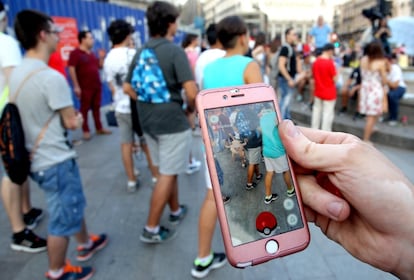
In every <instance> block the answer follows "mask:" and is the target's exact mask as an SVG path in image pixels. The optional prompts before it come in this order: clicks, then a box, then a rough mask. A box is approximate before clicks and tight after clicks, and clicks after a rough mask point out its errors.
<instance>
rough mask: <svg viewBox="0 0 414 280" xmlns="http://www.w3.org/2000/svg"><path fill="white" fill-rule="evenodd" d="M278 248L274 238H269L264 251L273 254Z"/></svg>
mask: <svg viewBox="0 0 414 280" xmlns="http://www.w3.org/2000/svg"><path fill="white" fill-rule="evenodd" d="M278 250H279V245H278V244H277V242H276V241H275V240H269V241H268V242H267V243H266V252H268V253H269V254H275V253H276V252H277V251H278Z"/></svg>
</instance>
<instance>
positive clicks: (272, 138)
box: [260, 107, 295, 204]
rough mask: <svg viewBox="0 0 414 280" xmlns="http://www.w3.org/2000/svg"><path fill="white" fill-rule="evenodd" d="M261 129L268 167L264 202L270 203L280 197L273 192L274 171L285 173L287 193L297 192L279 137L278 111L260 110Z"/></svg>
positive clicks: (289, 194)
mask: <svg viewBox="0 0 414 280" xmlns="http://www.w3.org/2000/svg"><path fill="white" fill-rule="evenodd" d="M260 115H261V117H260V129H261V131H262V142H263V144H262V145H263V157H264V162H265V167H266V177H265V199H264V203H266V204H270V203H271V202H272V201H274V200H276V199H277V198H278V195H277V193H272V179H273V174H274V173H283V179H284V181H285V183H286V186H287V195H288V196H292V195H293V194H294V193H295V189H294V187H293V184H292V181H291V178H290V174H289V172H288V171H289V166H288V162H287V158H286V151H285V148H284V147H283V144H282V141H281V140H280V137H279V131H278V127H277V124H278V123H277V118H276V113H275V112H274V111H273V110H272V109H270V108H266V107H264V108H263V109H262V111H261V112H260Z"/></svg>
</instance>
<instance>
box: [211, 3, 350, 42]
mask: <svg viewBox="0 0 414 280" xmlns="http://www.w3.org/2000/svg"><path fill="white" fill-rule="evenodd" d="M341 2H343V1H341V0H289V1H286V0H243V1H239V0H205V1H203V11H204V16H205V20H206V23H211V22H218V21H219V20H221V19H222V18H224V17H226V16H229V15H235V14H237V15H241V16H243V17H244V18H245V20H246V22H247V23H248V24H249V23H250V24H252V25H253V26H254V27H256V28H259V29H261V30H260V31H264V32H266V33H267V34H268V37H269V38H274V37H276V36H279V37H280V38H282V40H283V37H284V36H283V34H284V32H285V30H286V29H287V28H288V27H294V28H295V29H296V30H297V31H298V33H299V36H300V37H301V38H303V39H304V38H305V37H306V34H307V33H308V32H309V30H310V29H311V28H312V26H313V25H314V24H315V22H316V19H317V17H318V16H320V15H322V16H323V17H324V19H325V21H326V22H327V23H328V24H329V25H331V26H332V21H333V15H334V7H335V4H337V3H341Z"/></svg>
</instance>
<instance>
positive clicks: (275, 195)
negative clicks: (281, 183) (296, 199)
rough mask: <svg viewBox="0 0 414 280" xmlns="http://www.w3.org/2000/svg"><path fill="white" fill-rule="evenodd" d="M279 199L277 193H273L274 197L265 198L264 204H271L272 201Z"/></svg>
mask: <svg viewBox="0 0 414 280" xmlns="http://www.w3.org/2000/svg"><path fill="white" fill-rule="evenodd" d="M278 198H279V196H278V195H277V194H276V193H272V196H270V197H269V198H268V197H266V196H265V199H264V203H266V204H270V203H271V202H272V201H275V200H276V199H278Z"/></svg>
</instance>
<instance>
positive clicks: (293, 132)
mask: <svg viewBox="0 0 414 280" xmlns="http://www.w3.org/2000/svg"><path fill="white" fill-rule="evenodd" d="M286 122H287V124H286V129H287V133H288V135H289V136H290V137H292V138H295V137H296V136H298V135H299V134H300V132H299V129H298V128H297V127H296V126H295V125H294V124H293V122H292V121H290V120H288V121H286Z"/></svg>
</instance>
